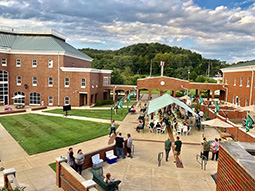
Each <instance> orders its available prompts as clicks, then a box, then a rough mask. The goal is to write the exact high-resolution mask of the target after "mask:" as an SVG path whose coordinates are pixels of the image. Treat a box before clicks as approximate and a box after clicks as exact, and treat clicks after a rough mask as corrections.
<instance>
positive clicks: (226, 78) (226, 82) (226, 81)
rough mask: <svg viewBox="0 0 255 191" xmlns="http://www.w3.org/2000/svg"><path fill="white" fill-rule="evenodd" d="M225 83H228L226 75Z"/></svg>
mask: <svg viewBox="0 0 255 191" xmlns="http://www.w3.org/2000/svg"><path fill="white" fill-rule="evenodd" d="M225 84H228V77H227V76H226V77H225Z"/></svg>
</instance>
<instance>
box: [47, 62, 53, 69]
mask: <svg viewBox="0 0 255 191" xmlns="http://www.w3.org/2000/svg"><path fill="white" fill-rule="evenodd" d="M48 68H53V60H48Z"/></svg>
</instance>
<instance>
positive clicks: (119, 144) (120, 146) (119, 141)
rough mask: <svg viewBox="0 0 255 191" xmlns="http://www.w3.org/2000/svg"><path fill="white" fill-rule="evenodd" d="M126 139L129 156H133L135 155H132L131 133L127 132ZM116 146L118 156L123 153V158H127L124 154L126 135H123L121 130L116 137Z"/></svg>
mask: <svg viewBox="0 0 255 191" xmlns="http://www.w3.org/2000/svg"><path fill="white" fill-rule="evenodd" d="M126 140H127V153H128V156H127V157H130V158H133V156H132V147H133V140H132V137H131V135H130V133H128V134H127V139H126ZM115 147H116V152H117V158H118V159H119V158H120V154H121V156H122V158H123V159H125V158H126V157H125V155H124V148H125V139H124V137H122V133H121V132H119V133H118V135H117V136H116V138H115Z"/></svg>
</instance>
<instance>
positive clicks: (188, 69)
mask: <svg viewBox="0 0 255 191" xmlns="http://www.w3.org/2000/svg"><path fill="white" fill-rule="evenodd" d="M189 74H190V69H188V81H189Z"/></svg>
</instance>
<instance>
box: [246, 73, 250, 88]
mask: <svg viewBox="0 0 255 191" xmlns="http://www.w3.org/2000/svg"><path fill="white" fill-rule="evenodd" d="M250 82H251V78H250V76H249V77H247V86H246V87H247V88H248V87H250Z"/></svg>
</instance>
